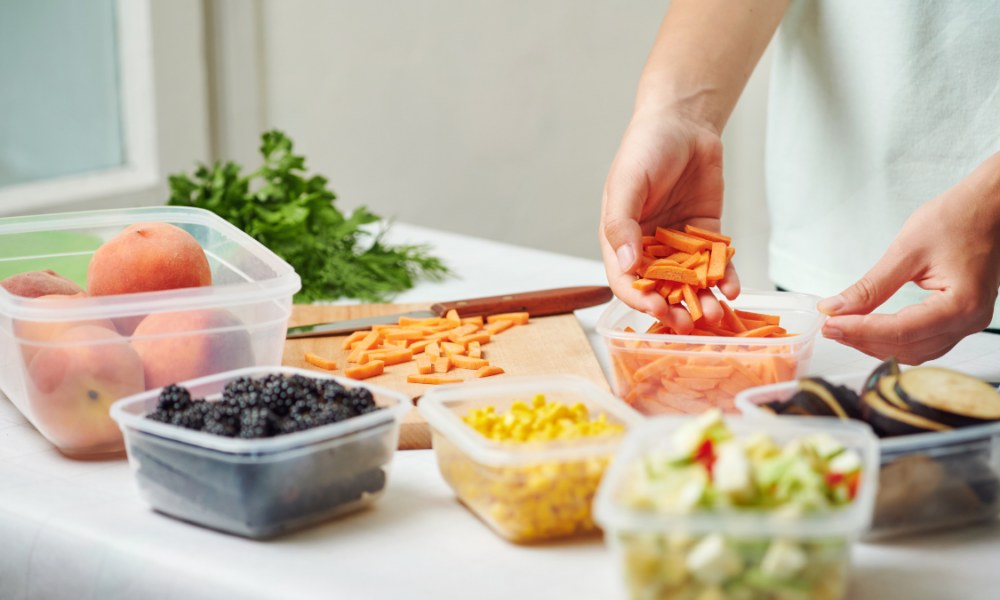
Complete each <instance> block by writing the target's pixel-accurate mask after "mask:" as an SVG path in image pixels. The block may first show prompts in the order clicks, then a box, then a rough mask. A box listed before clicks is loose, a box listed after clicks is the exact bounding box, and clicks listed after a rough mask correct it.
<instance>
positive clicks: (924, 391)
mask: <svg viewBox="0 0 1000 600" xmlns="http://www.w3.org/2000/svg"><path fill="white" fill-rule="evenodd" d="M895 392H896V394H898V396H899V398H900V399H901V401H903V402H905V403H906V405H907V408H908V409H909V410H910V411H911V412H912V413H913V414H915V415H920V416H923V417H927V418H928V419H930V420H933V421H937V422H939V423H943V424H945V425H949V426H951V427H968V426H972V425H981V424H983V423H990V422H992V421H997V420H1000V392H998V391H997V390H996V389H994V388H993V387H992V386H991V385H990V384H988V383H986V382H984V381H980V380H979V379H976V378H975V377H971V376H969V375H965V374H964V373H959V372H957V371H952V370H950V369H942V368H940V367H920V368H917V369H912V370H910V371H906V372H905V373H903V374H902V375H900V376H899V378H898V379H897V380H896V384H895Z"/></svg>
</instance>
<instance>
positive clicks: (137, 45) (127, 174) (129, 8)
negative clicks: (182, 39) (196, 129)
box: [0, 0, 160, 214]
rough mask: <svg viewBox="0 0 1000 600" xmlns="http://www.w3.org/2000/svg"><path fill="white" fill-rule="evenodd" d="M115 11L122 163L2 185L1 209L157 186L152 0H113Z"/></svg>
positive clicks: (27, 208)
mask: <svg viewBox="0 0 1000 600" xmlns="http://www.w3.org/2000/svg"><path fill="white" fill-rule="evenodd" d="M115 11H116V13H115V17H116V23H115V28H116V33H117V47H118V61H119V64H118V68H119V80H120V84H119V85H120V88H119V93H120V95H121V117H122V133H123V136H122V137H123V140H122V142H123V145H124V147H125V157H126V160H125V164H124V165H122V166H119V167H115V168H112V169H104V170H95V171H91V172H89V173H84V174H77V175H70V176H65V177H54V178H50V179H44V180H39V181H32V182H28V183H19V184H15V185H11V186H7V187H2V188H0V212H2V213H5V214H11V213H21V212H25V211H31V212H35V211H39V210H40V209H45V208H47V207H51V206H57V205H63V204H67V203H72V202H77V201H83V200H90V199H97V198H105V197H108V196H115V195H120V194H130V193H136V192H142V191H145V190H148V189H151V188H154V187H156V185H157V183H158V181H159V176H160V172H159V160H158V143H157V142H158V136H157V128H156V93H155V89H154V62H153V32H152V20H151V9H150V0H117V1H116V2H115Z"/></svg>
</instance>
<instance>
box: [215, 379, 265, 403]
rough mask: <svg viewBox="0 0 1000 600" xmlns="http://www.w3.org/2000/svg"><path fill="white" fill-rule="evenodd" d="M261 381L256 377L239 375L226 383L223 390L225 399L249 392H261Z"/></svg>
mask: <svg viewBox="0 0 1000 600" xmlns="http://www.w3.org/2000/svg"><path fill="white" fill-rule="evenodd" d="M260 387H261V386H260V382H258V381H257V380H256V379H253V378H250V377H237V378H236V379H234V380H232V381H230V382H229V383H227V384H226V387H225V388H223V390H222V398H223V400H226V399H229V398H230V397H234V396H242V395H244V394H247V393H249V392H259V391H260Z"/></svg>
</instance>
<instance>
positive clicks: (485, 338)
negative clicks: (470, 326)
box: [458, 331, 493, 346]
mask: <svg viewBox="0 0 1000 600" xmlns="http://www.w3.org/2000/svg"><path fill="white" fill-rule="evenodd" d="M491 339H493V336H492V335H490V332H488V331H483V332H480V333H470V334H469V335H463V336H462V337H460V338H458V343H459V344H462V345H463V346H468V345H469V344H471V343H472V342H479V343H480V345H482V344H489V343H490V340H491Z"/></svg>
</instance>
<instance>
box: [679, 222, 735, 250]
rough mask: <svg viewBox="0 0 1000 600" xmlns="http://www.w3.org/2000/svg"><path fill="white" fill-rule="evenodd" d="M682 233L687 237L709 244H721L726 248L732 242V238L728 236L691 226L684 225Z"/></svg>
mask: <svg viewBox="0 0 1000 600" xmlns="http://www.w3.org/2000/svg"><path fill="white" fill-rule="evenodd" d="M684 231H685V232H686V233H687V234H688V235H693V236H694V237H699V238H702V239H704V240H708V241H710V242H721V243H722V244H725V245H726V246H728V245H729V244H731V243H732V242H733V238H731V237H729V236H728V235H722V234H721V233H715V232H714V231H709V230H707V229H702V228H701V227H695V226H693V225H685V226H684Z"/></svg>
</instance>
